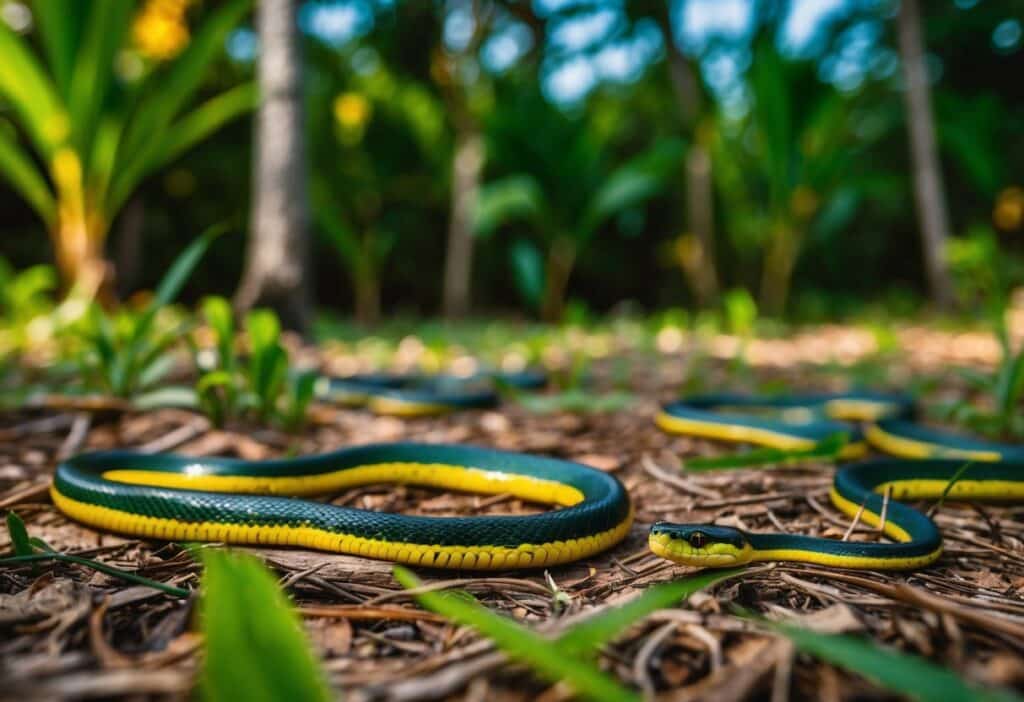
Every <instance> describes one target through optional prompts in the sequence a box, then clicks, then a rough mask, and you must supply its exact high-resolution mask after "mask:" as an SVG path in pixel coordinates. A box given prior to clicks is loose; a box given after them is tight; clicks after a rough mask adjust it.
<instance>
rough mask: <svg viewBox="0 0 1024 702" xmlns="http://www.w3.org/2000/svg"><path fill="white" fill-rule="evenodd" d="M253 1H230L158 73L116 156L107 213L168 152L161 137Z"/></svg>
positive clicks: (122, 199) (125, 196) (208, 19)
mask: <svg viewBox="0 0 1024 702" xmlns="http://www.w3.org/2000/svg"><path fill="white" fill-rule="evenodd" d="M251 5H252V0H229V2H226V3H225V4H223V5H222V6H221V7H219V8H218V9H217V10H216V11H215V12H214V13H213V14H212V15H211V16H210V17H209V18H207V20H206V21H205V22H204V23H203V25H202V26H201V27H200V29H199V31H198V32H197V33H196V35H195V36H194V37H193V38H192V41H191V42H189V45H188V48H186V49H185V51H184V52H182V54H181V55H180V56H179V57H178V58H177V59H175V60H174V62H173V63H172V64H171V65H170V66H169V67H168V69H167V71H166V72H160V73H157V74H154V76H153V78H152V80H153V81H154V85H152V86H150V87H151V91H150V92H149V94H147V95H146V96H145V99H144V100H143V102H142V104H141V106H140V108H139V111H138V113H137V114H136V116H135V119H133V120H132V123H131V125H130V126H129V127H128V131H127V134H126V136H125V139H124V142H123V143H122V145H121V148H120V149H119V151H118V167H117V169H116V171H115V177H114V182H113V184H112V186H111V193H110V195H109V196H108V200H107V202H108V208H110V209H111V210H113V209H114V208H113V207H112V205H118V204H120V203H122V202H124V200H125V198H127V196H128V194H130V193H131V191H132V190H133V189H134V188H135V186H136V185H137V184H138V183H139V181H140V180H141V179H142V177H143V175H144V174H145V173H146V172H148V170H149V169H150V168H151V167H152V166H151V164H152V163H153V162H154V160H155V159H158V158H159V157H160V156H161V155H162V153H163V149H164V146H163V145H164V141H163V139H160V138H158V137H159V136H161V135H162V134H163V133H164V132H165V131H166V130H167V129H168V128H169V127H170V126H171V122H172V121H173V120H174V117H175V115H177V114H178V113H179V112H180V111H181V110H182V109H183V108H184V107H185V104H186V103H187V102H188V100H189V99H190V98H191V97H192V95H193V94H194V93H195V91H196V90H197V89H198V88H199V85H200V83H201V82H202V79H203V77H204V76H205V75H206V69H207V68H208V67H209V65H210V63H211V62H212V61H213V59H214V58H215V57H216V56H217V55H218V53H219V52H221V51H222V50H223V46H224V40H225V38H226V37H227V35H228V32H230V31H231V30H232V29H234V27H235V26H236V25H237V24H238V23H239V22H240V21H241V20H242V18H243V17H244V16H245V15H246V13H247V12H248V11H249V8H250V7H251Z"/></svg>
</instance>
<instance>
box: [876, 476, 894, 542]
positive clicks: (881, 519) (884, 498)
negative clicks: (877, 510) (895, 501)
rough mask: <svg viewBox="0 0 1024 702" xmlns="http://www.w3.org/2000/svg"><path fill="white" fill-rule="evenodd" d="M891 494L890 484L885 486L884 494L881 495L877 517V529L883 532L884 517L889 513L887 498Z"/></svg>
mask: <svg viewBox="0 0 1024 702" xmlns="http://www.w3.org/2000/svg"><path fill="white" fill-rule="evenodd" d="M891 496H892V485H886V486H885V494H883V495H882V513H881V514H880V515H879V519H878V531H880V532H881V533H883V534H884V533H885V518H886V516H887V515H888V513H889V498H890V497H891Z"/></svg>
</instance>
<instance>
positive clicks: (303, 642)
mask: <svg viewBox="0 0 1024 702" xmlns="http://www.w3.org/2000/svg"><path fill="white" fill-rule="evenodd" d="M201 553H202V560H203V564H204V565H205V567H206V571H205V573H204V575H203V595H202V600H201V603H200V616H201V620H202V627H203V632H204V634H205V637H206V656H205V663H204V666H203V672H202V676H201V678H200V682H199V689H200V692H201V696H202V698H203V699H204V700H235V699H238V700H248V701H250V702H261V701H263V700H266V702H274V701H276V700H302V701H304V702H308V701H311V700H324V701H326V700H330V699H332V697H331V694H330V692H329V690H328V688H327V683H326V681H325V680H324V676H323V673H322V672H321V670H320V667H319V665H318V664H317V661H316V658H315V657H314V655H313V652H312V650H311V649H310V645H309V641H308V640H307V638H306V635H305V633H304V632H303V630H302V625H301V622H300V621H299V617H298V615H297V614H296V612H295V610H294V609H293V608H292V606H291V603H289V601H288V599H287V598H286V597H285V595H284V593H283V592H282V591H281V589H280V587H279V586H278V584H277V581H276V580H275V579H274V577H273V576H272V575H271V574H270V573H269V572H268V571H267V569H266V568H265V567H264V566H263V565H262V564H261V563H260V562H259V561H257V560H255V559H253V558H251V557H249V556H242V555H237V554H233V553H230V552H224V551H216V550H212V549H204V550H202V552H201Z"/></svg>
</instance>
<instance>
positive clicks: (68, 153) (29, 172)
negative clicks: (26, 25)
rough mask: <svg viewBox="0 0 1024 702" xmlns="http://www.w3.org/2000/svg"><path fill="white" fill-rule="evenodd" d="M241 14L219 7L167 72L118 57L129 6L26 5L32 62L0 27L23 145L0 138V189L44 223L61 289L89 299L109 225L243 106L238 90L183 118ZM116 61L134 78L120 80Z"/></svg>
mask: <svg viewBox="0 0 1024 702" xmlns="http://www.w3.org/2000/svg"><path fill="white" fill-rule="evenodd" d="M152 1H155V0H152ZM250 2H251V0H230V2H227V3H225V4H223V5H222V6H220V7H219V8H218V9H216V10H215V11H214V12H212V13H211V14H210V16H209V17H208V18H207V20H206V21H205V22H204V23H203V25H202V26H201V27H200V29H199V31H198V32H197V33H196V35H195V36H194V37H193V38H192V40H191V42H189V44H188V46H187V47H186V48H184V50H183V51H181V53H180V54H179V55H178V56H177V58H175V59H174V60H169V61H162V60H159V59H153V60H151V61H149V62H146V61H144V60H143V58H142V57H141V56H139V55H138V54H134V53H132V52H131V51H130V50H129V47H128V46H127V41H128V38H127V28H128V27H129V26H131V25H132V12H133V10H134V8H135V3H134V2H133V1H132V0H103V1H102V2H99V1H95V2H85V1H81V2H73V3H66V2H61V1H60V0H36V2H34V3H33V5H32V7H33V11H34V18H35V22H36V25H37V26H38V28H39V44H40V46H41V47H42V56H41V57H40V56H38V55H37V53H36V52H35V51H34V50H33V48H32V43H31V42H30V41H29V40H28V39H27V38H25V37H21V36H19V35H18V34H16V33H15V32H14V31H12V30H11V29H10V28H9V27H7V26H6V25H5V24H4V23H2V22H0V64H2V65H3V66H4V69H3V70H2V71H0V99H2V100H4V101H5V103H6V105H5V106H6V107H8V108H9V111H5V112H6V114H3V116H4V117H7V118H8V119H10V121H12V122H14V123H15V124H16V125H17V127H19V128H20V132H21V133H22V134H23V136H24V143H22V141H21V140H20V139H19V138H18V137H19V134H18V132H17V131H16V130H11V129H9V128H0V177H3V178H4V179H6V180H7V182H8V183H9V184H10V185H11V186H12V187H13V188H14V189H15V190H16V191H17V192H18V193H19V194H20V195H21V197H23V198H24V199H25V201H26V202H27V203H28V204H29V205H31V206H32V208H33V209H34V210H35V211H36V213H37V214H38V215H39V217H40V218H41V219H42V220H43V222H44V223H45V225H46V227H47V229H48V230H49V232H50V237H51V240H52V244H53V248H54V258H55V261H56V264H57V268H58V270H59V272H60V275H61V277H62V279H63V282H64V284H65V287H66V288H68V289H77V290H78V291H79V292H81V293H82V294H84V295H86V296H88V297H92V296H93V295H94V294H95V292H96V291H97V290H98V289H99V287H100V285H101V284H102V283H103V281H104V278H105V277H106V274H105V265H104V263H103V245H104V242H105V240H106V236H107V232H108V231H109V229H110V225H111V222H112V221H113V219H114V217H115V216H116V215H117V213H118V211H119V210H120V209H121V207H122V206H123V205H124V204H125V201H126V200H127V199H128V197H129V196H130V195H131V194H132V192H133V191H134V190H135V189H136V188H137V187H138V185H139V184H140V183H141V181H142V180H143V179H144V178H146V176H148V175H149V174H151V173H152V172H153V171H155V170H156V169H158V168H160V167H162V166H164V165H165V164H167V163H169V162H170V161H172V160H174V159H175V158H176V157H178V156H179V155H180V154H182V153H183V152H185V151H186V150H188V149H189V148H190V147H192V146H194V145H195V144H196V143H198V142H199V141H201V140H203V139H204V138H206V137H207V136H208V135H210V134H211V133H212V132H214V131H215V130H216V129H218V128H219V127H220V126H222V125H223V124H225V123H226V122H228V121H229V120H231V119H233V118H235V117H237V116H239V115H241V114H243V113H245V112H247V111H249V110H250V109H252V107H253V106H254V104H255V102H256V99H257V97H256V90H255V87H254V85H253V84H252V83H250V82H246V83H244V84H242V85H239V86H237V87H234V88H231V89H229V90H227V91H225V92H222V93H220V94H218V95H216V96H215V97H212V98H209V99H207V100H206V101H205V102H203V103H202V104H201V105H199V106H198V107H195V108H193V109H191V110H187V109H186V108H187V107H188V105H189V103H190V102H191V100H192V97H193V96H194V95H195V93H196V92H197V90H198V89H199V86H200V84H201V82H202V79H203V76H204V75H205V73H206V70H207V68H208V67H209V65H210V63H211V62H212V61H213V60H214V58H216V57H217V55H218V54H219V53H220V51H221V49H222V47H223V44H224V39H225V37H226V36H227V33H228V32H229V31H230V30H231V29H232V28H233V27H235V25H236V24H238V22H239V21H240V20H241V19H242V18H243V16H244V15H245V13H246V12H247V11H248V9H249V5H250ZM143 12H145V10H143ZM140 17H141V16H140ZM141 29H145V25H144V24H143V25H142V27H141ZM186 38H187V37H186ZM163 48H164V49H170V48H173V47H163ZM163 55H164V56H166V55H167V52H164V53H163ZM126 57H128V58H130V59H132V60H133V61H135V63H134V64H132V65H134V66H135V69H130V70H128V71H125V70H123V67H124V65H126V64H125V59H126ZM129 63H130V62H129ZM116 66H121V67H122V70H121V74H128V75H130V74H131V72H132V70H134V71H138V70H139V69H141V73H142V77H141V78H137V79H134V80H133V79H130V78H126V77H122V75H119V73H118V70H117V69H116ZM8 126H9V125H7V124H5V123H4V122H0V127H8Z"/></svg>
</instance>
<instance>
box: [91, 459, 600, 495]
mask: <svg viewBox="0 0 1024 702" xmlns="http://www.w3.org/2000/svg"><path fill="white" fill-rule="evenodd" d="M139 461H140V462H143V461H145V458H144V457H140V459H139ZM203 470H204V468H203V466H202V460H201V459H197V461H196V465H195V466H194V467H193V469H192V470H191V472H190V470H189V469H188V468H186V469H185V471H183V472H181V473H162V472H159V471H151V470H144V469H139V470H127V469H122V470H109V471H107V472H105V473H104V474H103V477H104V478H105V479H107V480H112V481H114V482H119V483H130V484H132V485H149V486H152V487H165V488H177V489H183V490H201V491H203V492H233V493H245V494H250V495H297V496H302V495H320V494H324V493H329V492H337V491H340V490H347V489H348V488H352V487H358V486H360V485H371V484H375V483H404V484H409V485H422V486H425V487H436V488H441V489H447V490H460V491H465V492H476V493H482V494H487V495H499V494H502V493H510V494H512V495H514V496H516V497H518V498H520V499H523V500H527V501H529V502H538V503H542V504H552V505H561V506H563V507H571V506H572V505H575V504H578V503H580V502H582V501H583V493H582V492H580V491H579V490H577V489H576V488H574V487H572V486H571V485H566V484H565V483H560V482H557V481H555V480H545V479H543V478H534V477H530V476H527V475H514V474H510V473H500V472H497V471H490V470H482V469H480V468H467V467H465V466H457V465H448V464H444V463H376V464H373V465H369V466H356V467H353V468H346V469H344V470H337V471H332V472H329V473H319V474H309V475H295V476H285V475H282V476H251V475H210V474H207V473H204V472H203Z"/></svg>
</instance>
